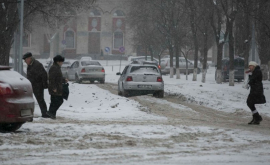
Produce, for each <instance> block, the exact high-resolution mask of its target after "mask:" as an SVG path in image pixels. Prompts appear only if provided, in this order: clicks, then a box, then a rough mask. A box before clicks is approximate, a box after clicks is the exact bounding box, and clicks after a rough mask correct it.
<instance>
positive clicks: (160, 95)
mask: <svg viewBox="0 0 270 165" xmlns="http://www.w3.org/2000/svg"><path fill="white" fill-rule="evenodd" d="M153 96H154V97H158V98H163V97H164V90H162V91H157V92H155V93H154V94H153Z"/></svg>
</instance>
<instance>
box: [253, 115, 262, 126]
mask: <svg viewBox="0 0 270 165" xmlns="http://www.w3.org/2000/svg"><path fill="white" fill-rule="evenodd" d="M253 116H254V121H253V124H255V125H259V124H260V122H261V121H262V117H261V115H259V113H255V114H254V115H253Z"/></svg>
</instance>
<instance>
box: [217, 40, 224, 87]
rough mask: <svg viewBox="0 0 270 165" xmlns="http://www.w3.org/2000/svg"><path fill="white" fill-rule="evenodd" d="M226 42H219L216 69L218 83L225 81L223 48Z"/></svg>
mask: <svg viewBox="0 0 270 165" xmlns="http://www.w3.org/2000/svg"><path fill="white" fill-rule="evenodd" d="M223 45H224V43H219V44H218V45H217V69H216V82H217V84H221V83H222V81H223V77H222V68H221V67H222V49H223Z"/></svg>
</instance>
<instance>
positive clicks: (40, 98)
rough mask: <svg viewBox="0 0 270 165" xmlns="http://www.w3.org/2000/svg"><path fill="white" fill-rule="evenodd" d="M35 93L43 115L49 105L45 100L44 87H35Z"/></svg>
mask: <svg viewBox="0 0 270 165" xmlns="http://www.w3.org/2000/svg"><path fill="white" fill-rule="evenodd" d="M33 93H34V95H35V97H36V99H37V102H38V105H39V107H40V110H41V114H42V116H44V115H46V112H47V105H46V102H45V100H44V89H42V88H33Z"/></svg>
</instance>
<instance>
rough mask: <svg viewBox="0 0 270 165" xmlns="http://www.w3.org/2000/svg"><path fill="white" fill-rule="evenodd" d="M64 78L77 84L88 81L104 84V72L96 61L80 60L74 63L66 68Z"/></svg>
mask: <svg viewBox="0 0 270 165" xmlns="http://www.w3.org/2000/svg"><path fill="white" fill-rule="evenodd" d="M64 77H66V78H67V79H69V80H75V81H76V82H77V83H81V82H82V81H84V80H88V81H90V82H91V83H94V81H99V82H100V83H101V84H103V83H104V82H105V70H104V68H103V66H101V64H100V63H99V62H98V61H93V60H84V59H81V60H79V61H74V62H73V63H72V64H71V66H70V67H68V70H67V74H66V75H64Z"/></svg>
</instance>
